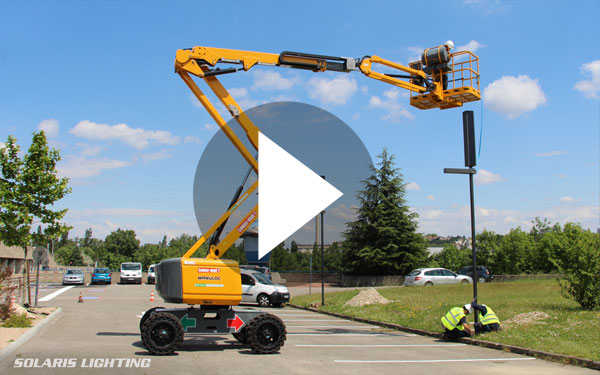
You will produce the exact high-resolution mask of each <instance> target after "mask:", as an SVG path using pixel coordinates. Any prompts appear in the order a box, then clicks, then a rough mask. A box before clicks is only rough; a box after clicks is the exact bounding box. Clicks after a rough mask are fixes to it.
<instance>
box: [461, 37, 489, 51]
mask: <svg viewBox="0 0 600 375" xmlns="http://www.w3.org/2000/svg"><path fill="white" fill-rule="evenodd" d="M479 48H485V45H483V44H481V43H479V42H478V41H476V40H471V41H470V42H469V43H467V44H465V45H464V46H458V47H456V51H471V52H475V51H477V50H478V49H479Z"/></svg>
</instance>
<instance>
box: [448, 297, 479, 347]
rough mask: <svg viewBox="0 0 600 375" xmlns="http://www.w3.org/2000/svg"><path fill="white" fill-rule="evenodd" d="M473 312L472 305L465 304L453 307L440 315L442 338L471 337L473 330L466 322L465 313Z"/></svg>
mask: <svg viewBox="0 0 600 375" xmlns="http://www.w3.org/2000/svg"><path fill="white" fill-rule="evenodd" d="M472 312H473V307H472V306H471V305H470V304H466V305H464V306H463V307H453V308H451V309H450V311H448V312H447V313H446V315H444V316H442V327H444V335H443V337H442V339H443V340H451V341H453V340H458V339H459V338H461V337H471V335H472V334H473V331H472V330H471V327H469V325H468V324H467V315H469V314H470V313H472Z"/></svg>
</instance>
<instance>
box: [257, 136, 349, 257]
mask: <svg viewBox="0 0 600 375" xmlns="http://www.w3.org/2000/svg"><path fill="white" fill-rule="evenodd" d="M258 150H259V154H258V155H259V157H258V210H259V211H258V212H259V220H258V258H259V259H261V258H262V257H264V256H265V255H267V254H268V253H269V252H270V251H271V250H272V249H273V248H274V247H276V246H277V245H279V244H280V243H281V242H282V241H284V240H285V239H286V238H288V237H289V236H290V235H292V234H293V233H294V232H296V231H297V230H298V229H300V228H301V227H302V226H303V225H304V224H306V223H307V222H308V221H309V220H311V219H312V218H314V217H315V216H316V215H317V214H318V213H319V212H321V211H323V210H324V209H325V208H327V207H328V206H329V205H330V204H332V203H333V202H335V201H336V200H337V199H338V198H339V197H341V196H342V195H343V193H342V192H341V191H339V190H338V189H336V188H335V187H334V186H333V185H331V184H330V183H328V182H327V181H325V180H324V179H323V178H321V176H319V175H318V174H316V173H315V172H313V171H312V170H310V169H309V168H308V167H307V166H305V165H304V164H302V163H301V162H300V161H298V160H297V159H296V158H294V157H293V156H292V155H290V154H289V153H287V151H285V150H284V149H282V148H281V147H279V146H278V145H277V144H276V143H275V142H273V141H272V140H270V139H269V138H268V137H267V136H265V135H264V134H262V133H261V132H259V133H258Z"/></svg>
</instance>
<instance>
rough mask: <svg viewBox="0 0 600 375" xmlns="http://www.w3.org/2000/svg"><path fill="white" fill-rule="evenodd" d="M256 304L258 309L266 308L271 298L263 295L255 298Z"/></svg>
mask: <svg viewBox="0 0 600 375" xmlns="http://www.w3.org/2000/svg"><path fill="white" fill-rule="evenodd" d="M256 302H258V305H259V306H260V307H268V306H269V305H270V304H271V298H270V297H269V296H268V295H266V294H264V293H263V294H260V295H259V296H258V297H257V298H256Z"/></svg>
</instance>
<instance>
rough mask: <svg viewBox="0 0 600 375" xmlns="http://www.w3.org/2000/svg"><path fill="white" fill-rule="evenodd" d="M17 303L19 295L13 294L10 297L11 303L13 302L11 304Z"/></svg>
mask: <svg viewBox="0 0 600 375" xmlns="http://www.w3.org/2000/svg"><path fill="white" fill-rule="evenodd" d="M15 303H17V297H15V295H14V294H13V295H12V296H11V297H10V304H11V305H13V304H15Z"/></svg>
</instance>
